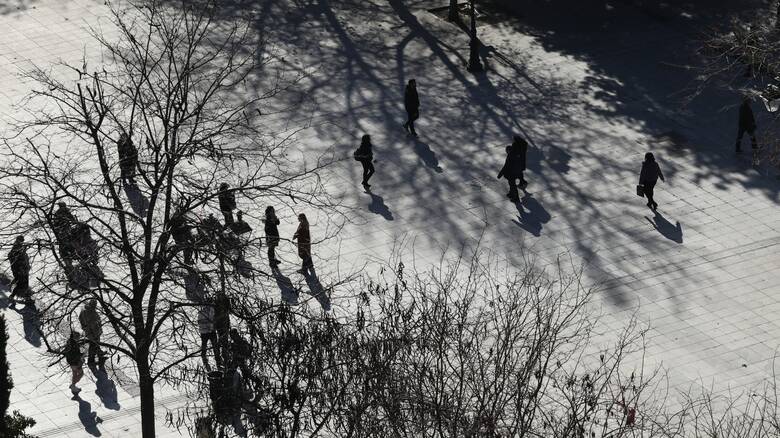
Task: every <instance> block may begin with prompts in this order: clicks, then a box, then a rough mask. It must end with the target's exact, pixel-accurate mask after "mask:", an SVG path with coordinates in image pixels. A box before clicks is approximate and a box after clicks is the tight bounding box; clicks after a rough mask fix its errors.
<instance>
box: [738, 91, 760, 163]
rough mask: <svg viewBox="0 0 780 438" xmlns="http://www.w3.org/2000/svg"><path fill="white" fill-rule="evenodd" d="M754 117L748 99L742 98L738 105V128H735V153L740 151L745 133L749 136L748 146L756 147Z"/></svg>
mask: <svg viewBox="0 0 780 438" xmlns="http://www.w3.org/2000/svg"><path fill="white" fill-rule="evenodd" d="M756 127H757V126H756V118H755V116H754V115H753V109H752V108H751V107H750V99H748V98H747V97H746V98H744V99H742V105H740V106H739V129H738V130H737V147H736V153H740V152H742V137H744V136H745V133H747V134H748V135H749V136H750V146H751V148H753V149H758V142H757V141H756Z"/></svg>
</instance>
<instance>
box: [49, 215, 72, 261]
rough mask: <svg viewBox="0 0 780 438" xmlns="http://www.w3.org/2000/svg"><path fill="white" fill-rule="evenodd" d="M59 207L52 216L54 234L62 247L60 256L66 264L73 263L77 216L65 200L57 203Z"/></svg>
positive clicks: (60, 247)
mask: <svg viewBox="0 0 780 438" xmlns="http://www.w3.org/2000/svg"><path fill="white" fill-rule="evenodd" d="M57 205H58V208H57V210H56V211H55V212H54V214H53V215H52V217H51V227H52V231H54V236H55V237H56V238H57V245H58V246H59V249H60V257H62V260H63V261H64V262H65V264H66V266H68V267H70V266H71V265H72V264H73V258H74V257H75V246H74V242H73V230H74V228H75V225H76V224H77V223H78V221H77V220H76V217H75V216H74V215H73V213H71V211H70V209H69V208H68V205H67V204H65V203H64V202H58V203H57Z"/></svg>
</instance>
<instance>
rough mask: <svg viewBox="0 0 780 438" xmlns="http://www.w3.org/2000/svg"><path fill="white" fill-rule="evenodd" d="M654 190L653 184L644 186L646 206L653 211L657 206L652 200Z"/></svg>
mask: <svg viewBox="0 0 780 438" xmlns="http://www.w3.org/2000/svg"><path fill="white" fill-rule="evenodd" d="M654 188H655V184H645V196H647V206H648V207H650V208H653V209H654V208H655V207H657V206H658V204H656V202H655V199H654V198H653V195H654V193H653V189H654Z"/></svg>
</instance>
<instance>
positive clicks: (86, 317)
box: [79, 299, 106, 365]
mask: <svg viewBox="0 0 780 438" xmlns="http://www.w3.org/2000/svg"><path fill="white" fill-rule="evenodd" d="M79 323H80V324H81V330H82V331H83V332H84V337H86V338H87V344H88V347H89V349H88V353H87V363H88V364H93V363H95V358H97V361H98V363H99V364H100V365H103V364H104V363H105V362H106V356H105V354H103V350H101V349H100V337H101V336H102V335H103V324H102V323H101V321H100V314H99V313H98V311H97V300H95V299H91V300H89V301H87V303H86V304H85V305H84V309H83V310H82V311H81V313H79Z"/></svg>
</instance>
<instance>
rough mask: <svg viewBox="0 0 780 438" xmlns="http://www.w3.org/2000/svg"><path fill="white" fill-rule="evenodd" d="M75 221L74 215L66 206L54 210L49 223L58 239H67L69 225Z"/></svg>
mask: <svg viewBox="0 0 780 438" xmlns="http://www.w3.org/2000/svg"><path fill="white" fill-rule="evenodd" d="M75 223H76V217H75V216H73V213H71V212H70V210H68V209H67V208H63V207H60V208H58V209H57V211H55V212H54V215H53V216H52V219H51V225H52V228H53V229H54V234H56V235H57V238H59V239H67V238H68V237H69V233H70V229H71V227H72V226H73V225H74V224H75Z"/></svg>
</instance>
